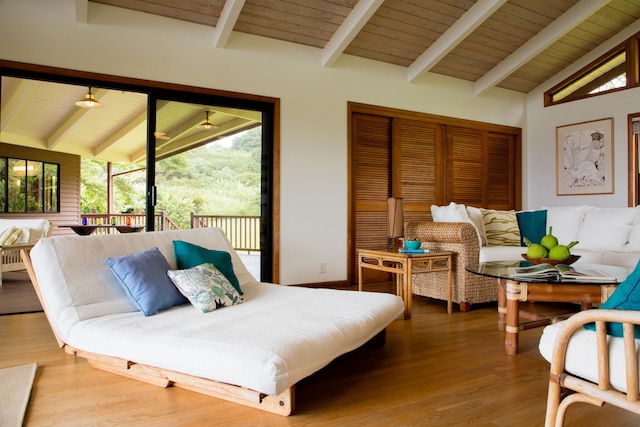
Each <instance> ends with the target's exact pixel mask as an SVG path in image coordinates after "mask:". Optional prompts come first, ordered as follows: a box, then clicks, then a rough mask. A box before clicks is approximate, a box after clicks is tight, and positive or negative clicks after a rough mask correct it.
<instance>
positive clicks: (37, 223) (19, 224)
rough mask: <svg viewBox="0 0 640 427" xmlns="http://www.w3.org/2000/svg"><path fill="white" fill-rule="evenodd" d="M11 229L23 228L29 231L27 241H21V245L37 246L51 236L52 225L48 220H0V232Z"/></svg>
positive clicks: (26, 235)
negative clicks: (44, 238) (36, 244)
mask: <svg viewBox="0 0 640 427" xmlns="http://www.w3.org/2000/svg"><path fill="white" fill-rule="evenodd" d="M11 227H15V228H22V229H26V230H28V233H26V234H25V237H26V238H27V240H25V241H22V239H20V244H26V243H29V244H35V243H36V242H37V241H38V240H40V239H41V238H42V237H45V236H47V235H48V234H49V228H50V227H51V223H50V222H49V221H48V220H46V219H38V218H33V219H29V218H27V219H22V218H20V219H6V218H0V230H6V229H9V228H11Z"/></svg>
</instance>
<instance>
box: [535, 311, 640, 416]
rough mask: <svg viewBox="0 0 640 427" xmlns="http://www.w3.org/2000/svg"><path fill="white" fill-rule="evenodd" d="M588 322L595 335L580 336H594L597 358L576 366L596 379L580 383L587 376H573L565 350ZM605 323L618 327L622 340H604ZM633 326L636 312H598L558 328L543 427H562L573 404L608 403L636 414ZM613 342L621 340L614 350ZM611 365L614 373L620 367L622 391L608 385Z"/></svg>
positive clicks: (639, 319) (639, 409)
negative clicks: (591, 363)
mask: <svg viewBox="0 0 640 427" xmlns="http://www.w3.org/2000/svg"><path fill="white" fill-rule="evenodd" d="M591 322H595V323H596V331H595V332H592V331H583V332H582V335H583V337H584V336H585V334H584V333H585V332H586V333H589V334H595V340H594V341H595V342H596V345H595V348H593V352H597V355H596V356H595V357H589V359H592V358H596V359H597V364H594V365H593V366H580V368H581V369H584V368H587V369H588V370H589V371H593V377H594V378H597V381H589V380H586V379H584V377H586V376H587V375H585V374H584V373H581V376H578V375H576V374H575V372H573V371H577V368H576V365H575V362H574V364H573V365H572V366H567V365H568V363H567V353H568V349H570V346H571V345H572V344H571V343H572V340H577V339H578V337H575V336H574V334H575V333H576V332H577V331H581V330H582V329H583V325H585V324H587V323H591ZM606 322H620V323H622V325H623V330H624V338H613V337H611V336H607V332H606ZM634 325H640V312H639V311H632V310H602V309H594V310H586V311H582V312H580V313H577V314H574V315H573V316H571V317H570V318H569V319H567V320H565V321H564V322H563V323H562V327H561V328H560V330H559V331H558V333H557V335H556V339H555V343H554V346H553V353H552V356H551V368H550V373H549V393H548V398H547V414H546V420H545V426H546V427H552V426H562V425H563V422H564V416H565V413H566V411H567V408H568V407H569V405H571V404H572V403H576V402H584V403H590V404H592V405H596V406H602V405H604V404H605V403H610V404H612V405H615V406H618V407H620V408H623V409H626V410H628V411H631V412H635V413H636V414H640V402H639V401H638V394H639V390H638V347H639V345H640V340H636V339H635V337H634V329H635V328H634ZM590 338H593V337H590ZM613 339H616V340H623V345H618V346H614V345H613V343H612V340H613ZM575 344H577V343H575ZM612 349H615V350H612ZM570 351H571V350H569V352H570ZM613 351H617V354H612V352H613ZM591 356H593V355H591ZM579 359H580V360H581V361H583V360H586V359H587V355H585V354H584V352H581V354H580V357H579ZM622 360H624V362H622ZM581 363H586V362H581ZM614 364H615V365H616V367H617V368H618V369H621V368H622V366H621V365H623V364H624V376H625V379H626V387H620V386H619V385H618V389H616V388H614V387H613V386H612V385H611V384H610V379H611V369H612V367H613V365H614Z"/></svg>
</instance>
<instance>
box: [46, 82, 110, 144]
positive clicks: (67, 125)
mask: <svg viewBox="0 0 640 427" xmlns="http://www.w3.org/2000/svg"><path fill="white" fill-rule="evenodd" d="M108 93H109V91H108V90H107V89H97V90H94V91H93V92H92V94H93V96H94V98H95V99H96V100H98V101H100V100H101V99H103V98H104V96H105V95H107V94H108ZM89 111H90V109H89V108H78V109H76V110H74V111H73V112H72V113H71V114H69V116H67V118H66V119H65V120H64V121H63V122H62V123H61V124H60V126H58V127H57V128H56V129H55V130H54V131H53V132H52V133H51V135H50V136H49V137H48V138H47V148H48V149H49V150H53V149H54V148H55V147H56V145H58V144H60V142H62V140H63V139H64V137H65V136H66V135H67V134H68V133H69V132H70V131H71V130H72V129H73V128H75V127H76V126H78V125H79V124H80V122H81V121H82V119H83V117H84V116H86V115H87V114H88V113H89Z"/></svg>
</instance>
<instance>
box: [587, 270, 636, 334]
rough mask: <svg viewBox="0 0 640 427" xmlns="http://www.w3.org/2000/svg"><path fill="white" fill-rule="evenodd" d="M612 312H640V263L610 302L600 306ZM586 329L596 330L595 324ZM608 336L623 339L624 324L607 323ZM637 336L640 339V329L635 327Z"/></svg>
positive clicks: (621, 284) (590, 324) (620, 285)
mask: <svg viewBox="0 0 640 427" xmlns="http://www.w3.org/2000/svg"><path fill="white" fill-rule="evenodd" d="M600 308H602V309H610V310H640V261H639V262H638V264H637V265H636V268H635V270H633V272H632V273H631V274H630V275H629V276H628V277H627V278H626V279H625V280H624V281H623V282H622V283H620V284H619V285H618V287H617V288H616V290H615V291H614V292H613V294H611V296H610V297H609V299H608V300H606V301H605V302H604V304H602V305H601V306H600ZM584 327H585V328H586V329H590V330H592V331H595V330H596V325H595V323H588V324H586V325H584ZM607 334H609V335H612V336H614V337H622V336H623V333H622V324H621V323H617V322H612V323H607ZM635 336H636V338H640V327H639V326H638V325H636V326H635Z"/></svg>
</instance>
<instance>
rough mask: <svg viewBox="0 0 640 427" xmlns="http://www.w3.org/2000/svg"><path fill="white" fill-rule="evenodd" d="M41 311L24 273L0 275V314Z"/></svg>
mask: <svg viewBox="0 0 640 427" xmlns="http://www.w3.org/2000/svg"><path fill="white" fill-rule="evenodd" d="M34 311H42V306H41V305H40V302H39V301H38V297H37V296H36V291H35V290H34V289H33V285H31V281H30V280H29V276H28V275H27V272H26V271H11V272H8V273H3V274H2V286H0V314H12V313H32V312H34Z"/></svg>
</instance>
